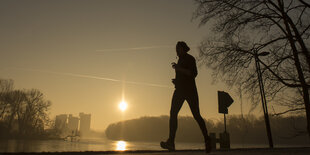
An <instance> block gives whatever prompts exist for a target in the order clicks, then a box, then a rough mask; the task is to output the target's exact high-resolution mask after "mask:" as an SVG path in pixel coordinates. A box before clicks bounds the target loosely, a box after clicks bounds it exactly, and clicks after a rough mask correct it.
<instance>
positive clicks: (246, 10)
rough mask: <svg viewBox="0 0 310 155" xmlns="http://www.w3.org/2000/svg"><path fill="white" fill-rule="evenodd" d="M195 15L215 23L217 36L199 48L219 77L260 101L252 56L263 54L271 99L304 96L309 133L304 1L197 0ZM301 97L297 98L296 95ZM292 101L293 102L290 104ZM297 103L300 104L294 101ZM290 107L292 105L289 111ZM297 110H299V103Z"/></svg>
mask: <svg viewBox="0 0 310 155" xmlns="http://www.w3.org/2000/svg"><path fill="white" fill-rule="evenodd" d="M196 2H197V4H198V8H197V10H196V11H195V14H194V18H195V19H199V20H200V25H205V24H206V23H208V24H211V25H212V28H213V32H214V33H215V34H216V36H217V37H214V38H209V39H207V40H204V41H203V42H202V45H201V46H200V54H201V55H200V58H201V60H202V61H203V62H204V63H205V64H207V66H209V67H211V68H212V69H213V71H214V76H215V77H221V79H224V80H225V81H226V82H227V83H228V84H229V85H230V86H235V85H236V84H237V83H239V84H238V85H240V83H242V86H243V88H244V89H247V92H248V94H249V95H250V96H251V97H252V99H253V101H256V102H254V103H257V101H258V100H257V99H256V98H257V95H256V94H258V93H257V91H258V83H257V80H256V75H255V66H254V65H253V60H254V57H255V56H258V54H259V53H261V52H265V51H268V52H270V55H268V56H266V57H262V58H260V59H259V61H260V63H261V64H262V65H263V72H264V74H263V75H264V83H265V85H266V90H267V91H266V92H267V95H268V98H269V100H271V99H275V98H276V97H277V96H279V94H281V93H282V94H283V93H284V92H286V94H287V92H289V93H290V94H291V93H294V94H298V95H300V98H302V100H303V106H304V107H303V109H304V110H305V111H306V116H307V130H308V134H309V136H310V100H309V88H310V53H309V49H308V46H309V36H310V20H309V15H310V7H309V2H305V1H303V0H196ZM297 100H299V98H297ZM291 105H294V103H292V104H291ZM295 105H296V104H295ZM290 110H292V109H290ZM295 110H300V104H298V108H296V107H295Z"/></svg>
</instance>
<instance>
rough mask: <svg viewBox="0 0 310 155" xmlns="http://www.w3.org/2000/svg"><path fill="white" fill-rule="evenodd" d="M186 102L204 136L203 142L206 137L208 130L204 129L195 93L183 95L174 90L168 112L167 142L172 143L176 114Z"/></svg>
mask: <svg viewBox="0 0 310 155" xmlns="http://www.w3.org/2000/svg"><path fill="white" fill-rule="evenodd" d="M185 100H186V101H187V103H188V104H189V107H190V109H191V112H192V114H193V116H194V119H195V120H196V121H197V123H198V125H199V127H200V130H201V132H202V134H203V136H204V139H205V141H206V140H207V137H208V130H207V128H206V124H205V121H204V120H203V118H202V117H201V115H200V111H199V100H198V93H197V91H193V92H191V93H183V92H181V91H179V90H175V91H174V93H173V97H172V103H171V110H170V120H169V128H170V130H169V139H168V141H169V142H171V143H174V140H175V134H176V131H177V128H178V113H179V111H180V109H181V107H182V105H183V103H184V101H185Z"/></svg>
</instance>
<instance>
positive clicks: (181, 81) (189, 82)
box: [160, 41, 211, 153]
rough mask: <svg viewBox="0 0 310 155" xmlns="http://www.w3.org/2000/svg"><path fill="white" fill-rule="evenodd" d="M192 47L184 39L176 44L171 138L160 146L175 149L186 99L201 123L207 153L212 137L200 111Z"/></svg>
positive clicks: (170, 125) (173, 65)
mask: <svg viewBox="0 0 310 155" xmlns="http://www.w3.org/2000/svg"><path fill="white" fill-rule="evenodd" d="M189 50H190V48H189V47H188V46H187V44H186V43H185V42H183V41H179V42H178V43H177V45H176V52H177V56H178V57H179V60H178V63H177V64H176V63H172V68H173V69H174V70H175V74H176V75H175V79H172V83H173V84H174V85H175V90H174V93H173V97H172V102H171V109H170V120H169V128H170V130H169V138H168V140H167V141H166V142H160V146H161V147H162V148H164V149H168V150H169V151H174V150H175V145H174V140H175V134H176V131H177V127H178V118H177V117H178V113H179V111H180V109H181V107H182V105H183V103H184V101H185V100H186V101H187V103H188V104H189V107H190V109H191V112H192V114H193V116H194V118H195V120H196V121H197V123H198V124H199V127H200V129H201V131H202V134H203V136H204V139H205V147H206V153H209V152H210V151H211V142H210V137H209V136H208V130H207V128H206V124H205V122H204V120H203V118H202V117H201V115H200V111H199V100H198V92H197V88H196V83H195V78H196V76H197V74H198V72H197V67H196V60H195V58H194V57H193V56H191V55H190V54H188V53H187V52H188V51H189Z"/></svg>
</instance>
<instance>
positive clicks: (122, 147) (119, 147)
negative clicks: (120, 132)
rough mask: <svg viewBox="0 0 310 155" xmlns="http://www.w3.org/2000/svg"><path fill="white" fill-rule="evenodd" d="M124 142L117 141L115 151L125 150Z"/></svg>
mask: <svg viewBox="0 0 310 155" xmlns="http://www.w3.org/2000/svg"><path fill="white" fill-rule="evenodd" d="M126 145H127V144H126V142H125V141H118V142H117V143H116V150H117V151H125V150H126Z"/></svg>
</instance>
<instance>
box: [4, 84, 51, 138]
mask: <svg viewBox="0 0 310 155" xmlns="http://www.w3.org/2000/svg"><path fill="white" fill-rule="evenodd" d="M50 106H51V102H50V101H48V100H46V99H45V97H44V95H43V93H42V92H40V91H39V90H37V89H31V90H14V89H13V81H12V80H0V110H1V111H0V112H1V113H0V114H1V115H0V116H1V117H0V120H1V122H0V123H2V126H3V124H6V125H5V126H6V128H7V132H11V130H12V127H13V124H14V123H15V122H17V124H18V131H19V134H20V136H26V137H29V136H32V135H40V134H41V133H42V132H43V130H44V127H45V126H48V123H50V120H49V116H48V111H49V108H50Z"/></svg>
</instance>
